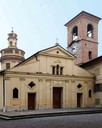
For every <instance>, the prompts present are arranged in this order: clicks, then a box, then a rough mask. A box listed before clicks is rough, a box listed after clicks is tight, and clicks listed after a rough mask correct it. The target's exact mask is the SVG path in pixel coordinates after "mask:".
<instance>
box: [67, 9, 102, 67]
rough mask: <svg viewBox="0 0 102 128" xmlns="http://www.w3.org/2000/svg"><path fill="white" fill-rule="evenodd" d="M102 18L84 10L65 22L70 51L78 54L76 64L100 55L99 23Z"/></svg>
mask: <svg viewBox="0 0 102 128" xmlns="http://www.w3.org/2000/svg"><path fill="white" fill-rule="evenodd" d="M100 20H101V18H99V17H97V16H94V15H92V14H90V13H87V12H85V11H82V12H81V13H79V14H78V15H77V16H75V17H74V18H73V19H71V20H70V21H69V22H67V23H66V24H65V26H66V27H67V47H68V51H70V52H71V53H72V54H74V55H75V56H76V59H75V64H77V65H81V64H83V63H85V62H87V61H89V60H91V59H94V58H96V57H98V23H99V21H100Z"/></svg>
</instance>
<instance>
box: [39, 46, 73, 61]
mask: <svg viewBox="0 0 102 128" xmlns="http://www.w3.org/2000/svg"><path fill="white" fill-rule="evenodd" d="M39 54H42V55H48V56H57V57H63V58H64V57H65V58H70V59H75V56H73V55H72V54H71V53H70V52H68V51H67V50H66V49H64V48H63V47H61V46H60V45H57V46H53V47H50V48H48V49H45V50H42V51H40V52H39ZM57 61H58V60H57Z"/></svg>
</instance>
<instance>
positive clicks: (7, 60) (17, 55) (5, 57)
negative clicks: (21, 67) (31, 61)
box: [0, 31, 25, 70]
mask: <svg viewBox="0 0 102 128" xmlns="http://www.w3.org/2000/svg"><path fill="white" fill-rule="evenodd" d="M24 54H25V52H24V51H23V50H21V49H18V48H17V34H16V33H14V32H13V31H11V33H9V34H8V47H7V48H5V49H2V50H1V58H0V62H1V70H5V69H9V68H12V67H14V66H15V65H17V64H18V63H20V62H21V61H23V60H25V58H24Z"/></svg>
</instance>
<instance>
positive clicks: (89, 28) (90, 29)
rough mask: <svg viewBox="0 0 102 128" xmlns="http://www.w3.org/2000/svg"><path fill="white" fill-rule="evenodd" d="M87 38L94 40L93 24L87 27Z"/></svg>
mask: <svg viewBox="0 0 102 128" xmlns="http://www.w3.org/2000/svg"><path fill="white" fill-rule="evenodd" d="M87 36H88V37H91V38H93V26H92V25H91V24H88V25H87Z"/></svg>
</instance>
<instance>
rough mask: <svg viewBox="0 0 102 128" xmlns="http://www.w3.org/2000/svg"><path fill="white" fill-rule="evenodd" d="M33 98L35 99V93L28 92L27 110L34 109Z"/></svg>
mask: <svg viewBox="0 0 102 128" xmlns="http://www.w3.org/2000/svg"><path fill="white" fill-rule="evenodd" d="M35 99H36V94H35V93H28V110H34V109H35Z"/></svg>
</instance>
